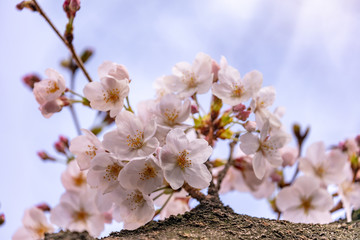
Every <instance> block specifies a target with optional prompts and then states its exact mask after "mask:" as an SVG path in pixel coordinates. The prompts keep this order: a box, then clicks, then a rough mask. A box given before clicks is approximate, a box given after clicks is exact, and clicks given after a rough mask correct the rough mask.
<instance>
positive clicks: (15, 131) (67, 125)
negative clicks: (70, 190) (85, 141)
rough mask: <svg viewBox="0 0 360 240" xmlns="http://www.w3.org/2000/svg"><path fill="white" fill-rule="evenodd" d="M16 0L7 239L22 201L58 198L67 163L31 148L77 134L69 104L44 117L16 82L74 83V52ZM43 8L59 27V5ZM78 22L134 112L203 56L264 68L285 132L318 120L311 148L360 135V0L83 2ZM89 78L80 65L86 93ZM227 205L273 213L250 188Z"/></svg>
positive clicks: (4, 57) (2, 17) (5, 9)
mask: <svg viewBox="0 0 360 240" xmlns="http://www.w3.org/2000/svg"><path fill="white" fill-rule="evenodd" d="M17 3H18V2H17V1H13V0H10V1H0V29H1V34H0V36H1V37H0V89H1V91H2V92H1V94H0V104H1V119H0V126H1V138H0V151H1V156H0V163H1V164H0V204H1V205H0V212H3V213H5V216H6V223H5V224H4V225H3V226H1V227H0V238H1V239H10V238H11V236H12V234H13V233H14V232H15V231H16V229H17V228H18V227H20V226H21V219H22V216H23V213H24V210H25V209H26V208H29V207H31V206H33V205H35V204H38V203H41V202H47V203H48V204H49V205H50V206H55V205H56V204H57V203H58V201H59V197H60V195H61V194H62V193H63V192H64V189H63V187H62V186H61V182H60V174H61V172H62V171H63V170H64V169H65V165H63V164H59V163H51V162H46V163H44V162H42V161H41V160H40V159H39V158H38V157H37V155H36V152H37V151H39V150H46V151H48V152H49V153H54V150H53V143H54V142H55V141H56V140H57V139H58V136H59V135H60V134H61V135H64V136H67V137H69V138H73V137H75V136H76V131H75V128H74V125H73V122H72V119H71V116H70V112H69V111H68V109H63V111H62V112H61V113H58V114H54V115H53V116H52V117H51V118H50V119H45V118H44V117H43V116H42V115H41V113H40V111H39V110H38V104H37V102H36V101H35V98H34V96H33V94H32V93H31V91H29V89H28V88H27V87H25V86H24V84H23V83H22V81H21V79H22V77H23V76H24V75H25V74H27V73H38V74H39V75H40V76H42V77H44V76H45V75H44V71H45V69H46V68H49V67H51V68H54V69H56V70H58V71H59V72H61V73H62V74H63V75H64V77H65V79H66V80H67V81H68V83H69V73H68V72H67V71H65V70H64V69H63V68H62V67H60V61H61V60H62V59H64V58H67V57H68V56H69V53H68V51H67V49H66V47H65V46H64V44H63V43H62V42H61V41H60V40H59V39H58V38H57V36H56V35H55V34H54V32H52V30H51V29H50V27H49V26H48V25H47V23H46V22H45V21H44V20H43V19H42V18H41V17H40V15H39V14H37V13H33V12H30V11H29V10H27V9H25V10H23V11H22V12H19V11H17V10H16V9H15V5H16V4H17ZM39 3H40V5H41V6H42V7H43V9H44V10H45V12H46V13H47V14H48V16H49V17H50V19H51V20H52V21H53V22H54V23H55V25H56V26H57V27H58V29H60V31H61V32H63V31H64V27H65V24H66V22H67V18H66V15H65V13H64V12H63V10H62V3H63V1H45V0H39ZM74 27H75V30H74V34H75V39H74V45H75V48H76V49H77V51H78V52H81V51H82V50H84V49H85V48H88V47H91V48H92V49H94V56H93V57H92V58H91V60H90V61H89V62H88V63H87V64H86V67H87V69H88V71H89V73H90V75H91V76H92V78H93V79H96V80H97V67H98V66H99V65H100V64H101V63H102V62H103V61H105V60H110V61H113V62H116V63H119V64H124V65H125V66H126V67H127V68H128V71H129V73H130V76H131V79H132V82H131V90H130V95H129V97H130V101H131V103H132V106H133V107H135V106H136V104H137V102H139V101H141V100H145V99H149V98H153V97H154V94H155V93H154V91H151V90H150V89H151V88H152V83H153V81H154V80H155V79H156V78H157V77H160V76H162V75H167V74H171V68H172V66H173V65H174V64H176V63H177V62H180V61H187V62H192V61H193V60H194V58H195V55H196V54H197V53H198V52H205V53H207V54H209V55H210V56H211V57H212V58H214V59H215V60H217V61H219V60H220V57H221V56H225V57H226V58H227V60H228V62H229V64H230V65H232V66H234V67H235V68H237V69H238V70H239V71H240V73H241V74H242V75H244V74H245V73H247V72H248V71H251V70H253V69H257V70H259V71H261V72H262V73H263V76H264V82H263V85H264V86H268V85H272V86H274V87H275V88H276V90H277V99H276V102H275V104H274V106H284V107H285V108H286V114H285V116H284V117H283V119H282V120H283V123H284V124H285V127H286V129H287V130H288V131H290V130H291V126H292V124H293V123H295V122H297V123H300V124H301V125H302V126H311V132H310V136H309V138H308V141H307V142H306V144H305V145H309V144H310V143H312V142H314V141H320V140H321V141H324V142H325V143H326V144H327V146H330V145H332V144H337V143H338V142H339V141H342V140H344V139H345V138H347V137H355V136H356V135H357V134H359V133H360V108H359V105H358V103H359V89H360V81H359V76H360V41H359V37H360V2H359V1H356V0H323V1H321V0H292V1H283V0H197V1H191V0H183V1H164V0H163V1H160V0H152V1H146V0H133V1H123V0H107V1H89V0H88V1H83V2H82V5H81V9H80V11H79V12H78V13H77V15H76V19H75V22H74ZM86 83H87V81H86V79H85V77H84V76H83V74H82V73H81V72H78V74H77V82H76V87H77V89H78V91H79V92H80V93H81V92H82V87H83V86H84V85H85V84H86ZM204 101H206V100H204ZM76 109H77V110H78V112H79V115H80V116H81V117H80V123H81V127H84V128H88V127H90V126H91V125H92V124H93V120H94V115H93V113H91V112H90V111H87V110H85V111H84V110H81V109H80V108H79V107H76ZM227 154H228V153H227V152H225V153H224V156H227ZM223 200H224V202H225V203H226V204H229V205H230V206H232V207H233V208H234V209H235V211H236V212H238V213H243V214H248V215H251V216H258V217H267V218H274V217H275V216H274V215H273V214H272V211H271V209H270V208H269V206H268V204H267V201H266V200H261V201H257V200H254V199H253V198H252V197H251V195H249V194H245V193H228V194H226V195H225V196H224V197H223ZM118 229H119V224H117V225H116V224H115V225H113V226H108V227H107V229H106V232H105V233H104V234H105V235H106V234H108V232H109V231H111V230H118Z"/></svg>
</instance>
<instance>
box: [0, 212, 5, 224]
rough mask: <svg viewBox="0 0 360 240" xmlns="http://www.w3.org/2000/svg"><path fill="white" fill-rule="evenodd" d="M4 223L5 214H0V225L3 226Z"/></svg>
mask: <svg viewBox="0 0 360 240" xmlns="http://www.w3.org/2000/svg"><path fill="white" fill-rule="evenodd" d="M4 223H5V214H3V213H1V214H0V225H3V224H4Z"/></svg>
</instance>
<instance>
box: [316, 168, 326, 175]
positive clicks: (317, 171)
mask: <svg viewBox="0 0 360 240" xmlns="http://www.w3.org/2000/svg"><path fill="white" fill-rule="evenodd" d="M315 173H316V175H318V176H319V177H323V176H324V173H325V169H324V167H323V166H319V167H317V168H316V169H315Z"/></svg>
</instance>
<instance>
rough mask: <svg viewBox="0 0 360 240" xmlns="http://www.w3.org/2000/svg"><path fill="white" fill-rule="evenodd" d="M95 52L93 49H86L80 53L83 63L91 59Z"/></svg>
mask: <svg viewBox="0 0 360 240" xmlns="http://www.w3.org/2000/svg"><path fill="white" fill-rule="evenodd" d="M93 54H94V50H93V49H90V48H88V49H85V51H84V52H83V53H82V54H81V55H80V58H81V61H82V62H83V63H86V62H87V60H89V58H90V57H91V56H92V55H93Z"/></svg>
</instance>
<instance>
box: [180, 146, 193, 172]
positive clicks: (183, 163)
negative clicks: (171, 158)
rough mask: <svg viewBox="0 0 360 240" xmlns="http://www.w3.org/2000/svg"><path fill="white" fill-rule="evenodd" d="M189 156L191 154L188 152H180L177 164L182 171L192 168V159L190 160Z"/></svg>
mask: <svg viewBox="0 0 360 240" xmlns="http://www.w3.org/2000/svg"><path fill="white" fill-rule="evenodd" d="M188 155H189V152H188V151H186V150H183V151H182V152H179V156H178V157H177V159H176V162H177V164H178V165H179V167H180V168H181V170H184V169H185V168H187V167H190V165H191V159H189V157H188Z"/></svg>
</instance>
